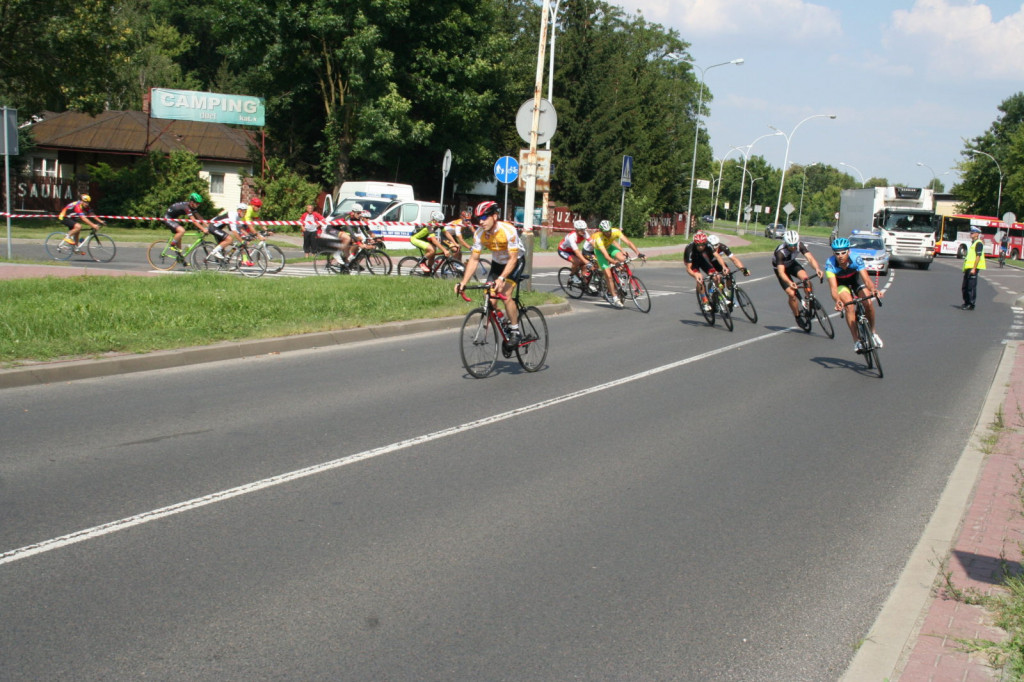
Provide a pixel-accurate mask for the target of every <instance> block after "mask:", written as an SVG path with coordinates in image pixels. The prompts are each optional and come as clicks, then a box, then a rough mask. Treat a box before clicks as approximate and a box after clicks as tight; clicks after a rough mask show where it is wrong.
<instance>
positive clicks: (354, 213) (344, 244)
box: [324, 204, 370, 265]
mask: <svg viewBox="0 0 1024 682" xmlns="http://www.w3.org/2000/svg"><path fill="white" fill-rule="evenodd" d="M369 217H370V213H369V212H368V211H364V210H363V205H362V204H352V208H350V209H349V210H348V213H346V214H345V217H344V218H342V220H345V221H349V222H347V223H346V224H344V225H334V224H331V225H328V226H327V227H326V228H324V232H325V233H326V234H327V235H328V236H329V237H333V238H334V239H337V240H338V248H337V250H336V251H335V252H334V261H335V262H336V263H339V264H341V265H347V264H348V259H349V256H350V255H352V243H353V241H355V240H357V239H361V238H362V236H363V221H364V220H365V219H366V218H369ZM353 223H354V224H353Z"/></svg>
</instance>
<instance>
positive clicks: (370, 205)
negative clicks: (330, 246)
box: [331, 197, 392, 219]
mask: <svg viewBox="0 0 1024 682" xmlns="http://www.w3.org/2000/svg"><path fill="white" fill-rule="evenodd" d="M355 204H359V205H360V206H362V207H363V210H364V211H369V213H370V218H371V219H373V218H376V217H378V216H380V214H381V213H383V212H384V209H386V208H387V207H388V206H390V205H391V204H392V200H391V199H373V198H370V197H348V198H347V199H343V200H342V202H341V203H340V204H338V206H337V208H335V209H334V212H333V213H331V217H334V218H341V217H343V216H345V215H346V214H347V213H348V212H349V211H351V210H352V206H353V205H355Z"/></svg>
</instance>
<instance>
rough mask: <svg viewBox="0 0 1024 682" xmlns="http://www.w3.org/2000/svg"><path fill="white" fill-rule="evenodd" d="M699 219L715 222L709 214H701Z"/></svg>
mask: <svg viewBox="0 0 1024 682" xmlns="http://www.w3.org/2000/svg"><path fill="white" fill-rule="evenodd" d="M700 219H701V220H703V221H704V222H706V223H713V222H715V219H714V218H713V217H712V216H711V215H702V216H701V217H700Z"/></svg>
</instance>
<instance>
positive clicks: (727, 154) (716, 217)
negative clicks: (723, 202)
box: [711, 147, 743, 225]
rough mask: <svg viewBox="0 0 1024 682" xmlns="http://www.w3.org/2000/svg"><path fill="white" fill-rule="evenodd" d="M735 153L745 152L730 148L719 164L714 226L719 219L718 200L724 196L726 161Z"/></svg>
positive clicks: (712, 219)
mask: <svg viewBox="0 0 1024 682" xmlns="http://www.w3.org/2000/svg"><path fill="white" fill-rule="evenodd" d="M734 151H737V152H739V151H743V150H742V149H740V148H739V147H729V151H727V152H726V153H725V155H724V156H723V157H722V160H721V161H719V162H718V191H717V192H715V208H714V210H713V211H712V212H711V224H712V225H714V223H715V220H717V219H718V198H719V197H720V196H721V195H722V171H723V170H724V169H725V160H726V159H727V158H729V154H732V153H733V152H734Z"/></svg>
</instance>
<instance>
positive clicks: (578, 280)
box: [558, 255, 604, 298]
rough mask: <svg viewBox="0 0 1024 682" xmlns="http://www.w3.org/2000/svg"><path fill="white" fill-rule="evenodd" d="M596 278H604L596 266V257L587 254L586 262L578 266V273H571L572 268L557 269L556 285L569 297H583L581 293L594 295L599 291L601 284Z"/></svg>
mask: <svg viewBox="0 0 1024 682" xmlns="http://www.w3.org/2000/svg"><path fill="white" fill-rule="evenodd" d="M598 280H602V281H603V280H604V276H603V273H602V272H601V270H600V268H598V267H597V259H595V258H594V257H593V256H591V255H588V256H587V263H586V265H584V266H583V267H582V268H580V271H579V274H578V275H575V276H574V275H573V274H572V268H570V267H564V268H562V269H561V270H559V271H558V285H559V286H560V287H562V291H564V292H565V295H566V296H568V297H569V298H583V294H590V295H591V296H596V295H597V294H599V293H600V292H601V284H600V282H599V281H598Z"/></svg>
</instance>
